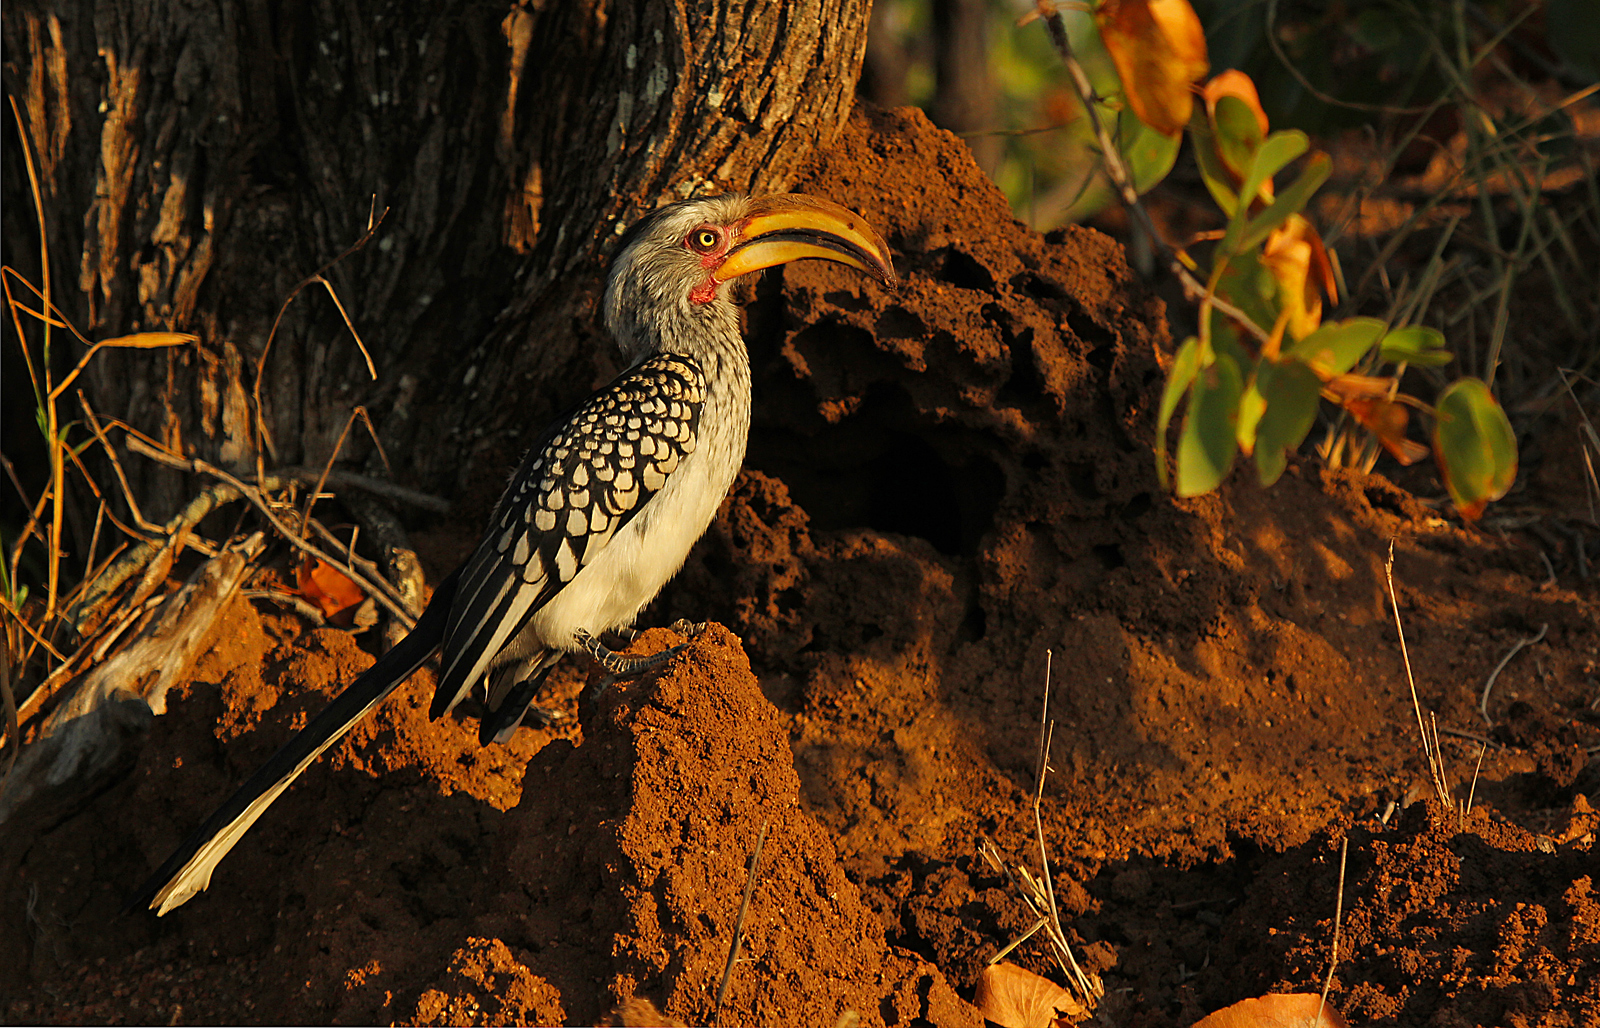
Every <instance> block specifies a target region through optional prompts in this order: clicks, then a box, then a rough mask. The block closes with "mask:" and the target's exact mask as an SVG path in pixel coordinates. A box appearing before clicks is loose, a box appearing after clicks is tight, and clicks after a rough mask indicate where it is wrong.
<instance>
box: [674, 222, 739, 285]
mask: <svg viewBox="0 0 1600 1028" xmlns="http://www.w3.org/2000/svg"><path fill="white" fill-rule="evenodd" d="M738 227H742V226H735V228H738ZM705 232H709V233H711V234H712V235H714V236H716V237H717V242H716V244H715V245H714V246H711V247H710V248H706V247H703V246H701V245H700V244H699V242H698V239H699V237H700V235H701V234H702V233H705ZM728 239H729V232H728V230H727V229H726V228H723V227H720V226H717V225H709V224H708V225H701V226H700V227H698V228H696V229H695V230H694V231H693V232H690V233H689V234H688V235H687V236H685V237H684V239H683V247H684V249H686V250H688V251H689V252H691V253H693V254H696V255H697V256H699V258H700V266H701V267H702V268H705V269H706V277H705V281H703V282H701V283H700V284H699V285H697V286H695V287H694V288H693V289H691V290H689V302H690V303H710V302H711V301H712V300H715V299H716V298H717V289H718V287H719V286H721V285H722V283H721V282H719V281H717V276H716V269H717V267H718V266H719V265H720V264H721V263H722V261H723V259H724V258H726V257H727V256H728Z"/></svg>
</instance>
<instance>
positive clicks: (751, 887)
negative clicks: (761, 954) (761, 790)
mask: <svg viewBox="0 0 1600 1028" xmlns="http://www.w3.org/2000/svg"><path fill="white" fill-rule="evenodd" d="M766 844H767V820H766V819H765V818H763V819H762V821H761V832H760V834H758V835H757V836H756V848H755V852H753V853H751V854H750V874H749V875H748V876H746V877H745V880H744V899H743V900H741V901H740V903H739V918H738V920H737V921H735V922H734V925H733V942H732V943H730V944H729V946H728V962H727V963H726V964H724V965H723V967H722V981H721V982H719V983H718V984H717V1005H716V1006H715V1007H714V1008H713V1009H712V1011H711V1023H712V1024H718V1023H720V1022H721V1018H722V1001H723V999H725V998H726V997H727V995H728V980H729V979H730V978H732V977H733V965H734V963H735V961H737V960H738V959H739V947H740V945H741V944H742V943H743V942H744V920H745V918H746V917H747V916H749V914H750V896H751V894H752V893H754V892H755V890H756V865H757V864H759V863H760V862H761V847H763V846H765V845H766Z"/></svg>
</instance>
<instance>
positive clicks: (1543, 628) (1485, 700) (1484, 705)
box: [1478, 622, 1550, 726]
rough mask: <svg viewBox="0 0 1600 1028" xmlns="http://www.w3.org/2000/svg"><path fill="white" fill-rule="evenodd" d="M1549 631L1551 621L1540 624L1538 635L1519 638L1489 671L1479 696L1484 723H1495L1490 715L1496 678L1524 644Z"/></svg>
mask: <svg viewBox="0 0 1600 1028" xmlns="http://www.w3.org/2000/svg"><path fill="white" fill-rule="evenodd" d="M1548 631H1550V623H1549V622H1545V623H1544V624H1541V625H1540V626H1539V634H1538V635H1534V636H1529V637H1528V638H1526V639H1518V640H1517V644H1516V645H1515V646H1513V647H1511V652H1510V653H1507V654H1506V655H1505V656H1504V657H1501V658H1500V663H1498V664H1496V665H1495V666H1494V670H1493V671H1491V672H1489V680H1488V681H1487V682H1484V683H1483V695H1482V696H1480V697H1479V698H1478V713H1479V714H1481V715H1483V723H1484V724H1486V725H1490V726H1493V725H1494V720H1493V719H1492V718H1490V717H1489V692H1490V690H1492V689H1493V688H1494V683H1495V679H1497V678H1499V677H1500V672H1502V671H1504V670H1505V669H1506V665H1507V664H1509V663H1511V658H1512V657H1515V656H1516V655H1517V654H1519V653H1521V652H1522V648H1523V647H1524V646H1532V645H1533V644H1534V643H1536V642H1538V641H1540V640H1541V639H1543V638H1544V634H1545V633H1546V632H1548Z"/></svg>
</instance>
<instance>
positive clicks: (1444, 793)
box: [1383, 539, 1465, 823]
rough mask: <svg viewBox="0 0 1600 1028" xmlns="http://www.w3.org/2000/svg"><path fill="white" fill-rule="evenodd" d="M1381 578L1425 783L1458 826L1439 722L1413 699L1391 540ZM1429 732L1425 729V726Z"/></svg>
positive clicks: (1414, 682) (1458, 810)
mask: <svg viewBox="0 0 1600 1028" xmlns="http://www.w3.org/2000/svg"><path fill="white" fill-rule="evenodd" d="M1383 579H1384V581H1385V582H1386V583H1388V586H1389V606H1390V607H1391V608H1392V609H1393V610H1394V630H1395V633H1396V634H1397V635H1398V636H1399V637H1400V658H1401V660H1402V661H1404V663H1405V667H1406V683H1407V684H1408V685H1409V686H1410V687H1411V709H1412V710H1413V711H1414V712H1415V713H1416V715H1417V733H1418V735H1419V736H1420V737H1421V739H1422V755H1423V757H1424V758H1425V759H1426V761H1427V764H1428V784H1429V785H1430V786H1431V787H1432V788H1433V795H1434V798H1435V799H1437V800H1438V801H1439V804H1440V806H1441V807H1443V808H1444V809H1445V810H1453V811H1455V812H1456V819H1457V822H1458V823H1459V822H1460V820H1461V818H1462V817H1463V816H1464V813H1465V812H1464V811H1463V810H1462V809H1461V808H1460V806H1459V805H1458V804H1457V803H1456V801H1455V797H1454V795H1453V793H1452V792H1451V790H1450V782H1449V780H1448V779H1447V778H1446V777H1445V771H1444V755H1443V754H1442V753H1441V752H1440V750H1439V722H1438V719H1437V718H1434V716H1433V714H1432V713H1431V712H1430V713H1429V715H1428V717H1427V719H1424V718H1423V716H1422V701H1421V700H1420V699H1418V697H1417V680H1416V677H1415V676H1414V675H1413V674H1412V673H1411V654H1410V652H1409V651H1408V650H1407V649H1406V631H1405V627H1404V626H1403V625H1402V624H1401V623H1400V601H1399V600H1398V599H1396V598H1395V592H1394V540H1393V539H1390V540H1389V559H1388V560H1386V561H1385V562H1384V565H1383ZM1430 722H1431V724H1432V726H1433V727H1432V730H1431V731H1430V730H1429V724H1430Z"/></svg>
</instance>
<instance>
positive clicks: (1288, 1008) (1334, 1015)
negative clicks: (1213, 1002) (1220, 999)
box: [1193, 993, 1349, 1028]
mask: <svg viewBox="0 0 1600 1028" xmlns="http://www.w3.org/2000/svg"><path fill="white" fill-rule="evenodd" d="M1319 1010H1320V1011H1321V1012H1322V1013H1321V1016H1320V1017H1319V1016H1318V1014H1317V1012H1318V1011H1319ZM1193 1028H1349V1026H1348V1022H1346V1021H1345V1019H1344V1018H1343V1017H1341V1016H1339V1012H1338V1011H1337V1010H1335V1009H1333V1007H1332V1006H1324V1005H1323V1004H1322V997H1320V996H1314V995H1310V994H1307V993H1294V994H1289V995H1285V994H1282V993H1276V994H1273V995H1270V996H1262V997H1260V998H1259V999H1246V1000H1240V1001H1239V1002H1238V1003H1235V1004H1234V1005H1233V1006H1231V1007H1224V1008H1223V1009H1221V1010H1219V1011H1217V1012H1216V1013H1214V1014H1211V1015H1210V1016H1208V1017H1202V1018H1201V1019H1200V1020H1198V1021H1196V1022H1195V1023H1194V1026H1193Z"/></svg>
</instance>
